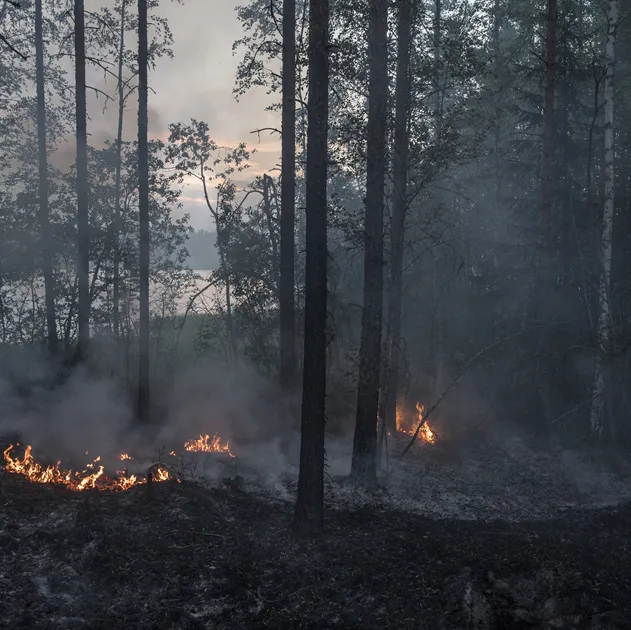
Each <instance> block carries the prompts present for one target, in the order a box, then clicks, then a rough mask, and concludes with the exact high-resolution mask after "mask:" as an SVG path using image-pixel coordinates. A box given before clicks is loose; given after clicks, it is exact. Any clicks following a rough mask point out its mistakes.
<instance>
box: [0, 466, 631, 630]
mask: <svg viewBox="0 0 631 630" xmlns="http://www.w3.org/2000/svg"><path fill="white" fill-rule="evenodd" d="M0 476H1V480H0V491H1V493H0V627H2V628H7V629H9V628H11V629H13V628H15V629H18V628H24V629H31V628H38V629H40V630H45V629H48V628H50V629H53V628H55V629H58V628H68V629H83V628H85V629H88V628H90V629H91V630H92V629H98V628H103V629H107V630H113V629H117V628H120V629H123V628H125V629H129V628H138V629H143V628H156V629H160V628H164V629H166V628H183V629H187V628H226V629H228V628H229V629H239V628H244V629H248V628H274V629H282V628H288V629H289V628H292V629H293V628H367V629H370V628H375V629H376V628H380V629H382V628H440V627H443V628H474V627H475V628H498V629H499V628H594V629H595V628H629V627H631V562H630V560H631V558H630V554H631V552H630V537H631V504H630V503H622V504H620V505H618V506H617V507H605V508H599V509H575V508H569V509H566V510H565V512H564V513H563V514H562V515H560V516H554V517H551V518H546V519H541V520H537V521H528V520H522V521H519V522H509V521H507V520H480V519H478V520H472V519H470V520H463V519H456V518H436V516H433V517H432V516H427V515H422V514H419V513H417V512H415V511H413V510H402V509H397V508H396V506H393V504H392V503H389V502H387V501H380V500H378V501H376V502H373V503H368V502H364V503H363V504H362V503H361V502H355V503H353V502H345V501H340V500H339V496H340V493H341V496H344V497H350V496H351V495H352V493H353V490H352V489H350V488H349V487H344V488H341V487H340V488H338V489H337V490H335V489H332V488H331V484H329V489H328V491H327V513H326V532H325V533H324V535H322V536H321V537H319V538H318V539H315V540H310V539H305V538H302V537H300V536H297V535H295V534H294V533H292V532H291V530H290V528H289V521H290V518H291V512H292V503H291V501H287V500H281V499H278V498H274V497H273V496H269V494H268V495H267V496H265V495H264V494H262V493H260V492H254V491H252V490H249V489H248V487H247V485H246V486H245V489H244V486H240V485H239V484H229V485H225V484H224V485H222V484H221V483H220V484H218V485H217V487H214V488H212V487H206V486H205V485H204V484H201V483H197V482H196V483H193V482H186V481H182V483H176V482H167V483H163V484H152V487H151V489H149V488H148V487H147V486H142V487H137V488H134V489H132V490H130V491H128V492H124V493H109V492H98V491H88V492H84V493H76V492H75V493H73V492H70V491H66V490H64V489H63V488H59V487H51V486H44V485H35V484H31V483H29V482H27V481H25V480H23V479H21V478H16V477H15V476H13V475H9V474H7V473H0ZM334 485H337V486H341V484H340V483H339V482H336V484H334Z"/></svg>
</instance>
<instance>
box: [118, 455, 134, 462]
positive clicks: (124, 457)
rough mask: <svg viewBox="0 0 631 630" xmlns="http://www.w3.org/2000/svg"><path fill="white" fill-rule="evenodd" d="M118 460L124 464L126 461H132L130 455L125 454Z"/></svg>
mask: <svg viewBox="0 0 631 630" xmlns="http://www.w3.org/2000/svg"><path fill="white" fill-rule="evenodd" d="M119 459H120V460H121V461H122V462H124V461H125V460H126V459H134V458H133V457H132V456H131V455H128V454H127V453H121V454H120V457H119Z"/></svg>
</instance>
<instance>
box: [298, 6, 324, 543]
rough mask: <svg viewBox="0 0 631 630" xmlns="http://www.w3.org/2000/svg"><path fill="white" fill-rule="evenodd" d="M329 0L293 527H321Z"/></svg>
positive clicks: (314, 30) (320, 32) (315, 87)
mask: <svg viewBox="0 0 631 630" xmlns="http://www.w3.org/2000/svg"><path fill="white" fill-rule="evenodd" d="M328 98H329V0H311V1H310V21H309V96H308V104H307V107H308V117H309V122H308V132H307V134H308V137H307V173H306V175H307V183H306V220H307V226H306V271H305V335H304V338H305V339H304V366H303V388H302V419H301V436H300V474H299V478H298V498H297V501H296V510H295V514H294V525H295V527H296V528H297V529H299V530H300V531H303V532H316V531H319V530H321V529H322V527H323V500H324V427H325V401H326V321H327V318H326V316H327V158H328V151H327V148H328V142H327V140H328V137H327V136H328V115H329V102H328Z"/></svg>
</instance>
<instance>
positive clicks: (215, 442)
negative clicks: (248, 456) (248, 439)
mask: <svg viewBox="0 0 631 630" xmlns="http://www.w3.org/2000/svg"><path fill="white" fill-rule="evenodd" d="M184 450H186V451H188V452H189V453H226V454H228V455H230V457H232V458H233V459H234V455H233V454H232V451H231V450H230V442H225V443H223V444H222V442H221V437H219V435H217V434H216V433H215V434H214V435H213V436H212V437H210V435H208V433H206V435H200V436H199V438H197V439H196V440H189V441H188V442H186V443H185V444H184Z"/></svg>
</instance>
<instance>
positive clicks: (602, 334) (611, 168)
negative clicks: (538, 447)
mask: <svg viewBox="0 0 631 630" xmlns="http://www.w3.org/2000/svg"><path fill="white" fill-rule="evenodd" d="M617 26H618V3H617V0H609V13H608V29H607V44H606V58H607V74H606V77H605V165H604V166H605V168H604V171H605V208H604V212H603V225H602V237H601V251H600V262H601V273H600V287H599V292H598V297H599V300H598V301H599V314H598V350H599V356H598V360H597V363H596V372H595V375H594V387H593V395H592V406H591V414H590V428H591V431H592V433H594V434H595V435H597V436H598V437H601V436H602V433H603V415H604V413H603V412H604V395H605V370H604V360H605V357H606V356H607V355H608V354H609V353H610V352H611V307H610V304H609V286H610V279H611V261H612V255H613V247H612V245H613V234H614V214H615V213H614V210H615V207H614V192H615V187H614V184H615V153H614V148H615V147H614V142H615V133H614V132H615V127H614V97H615V63H616V57H615V48H616V29H617Z"/></svg>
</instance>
